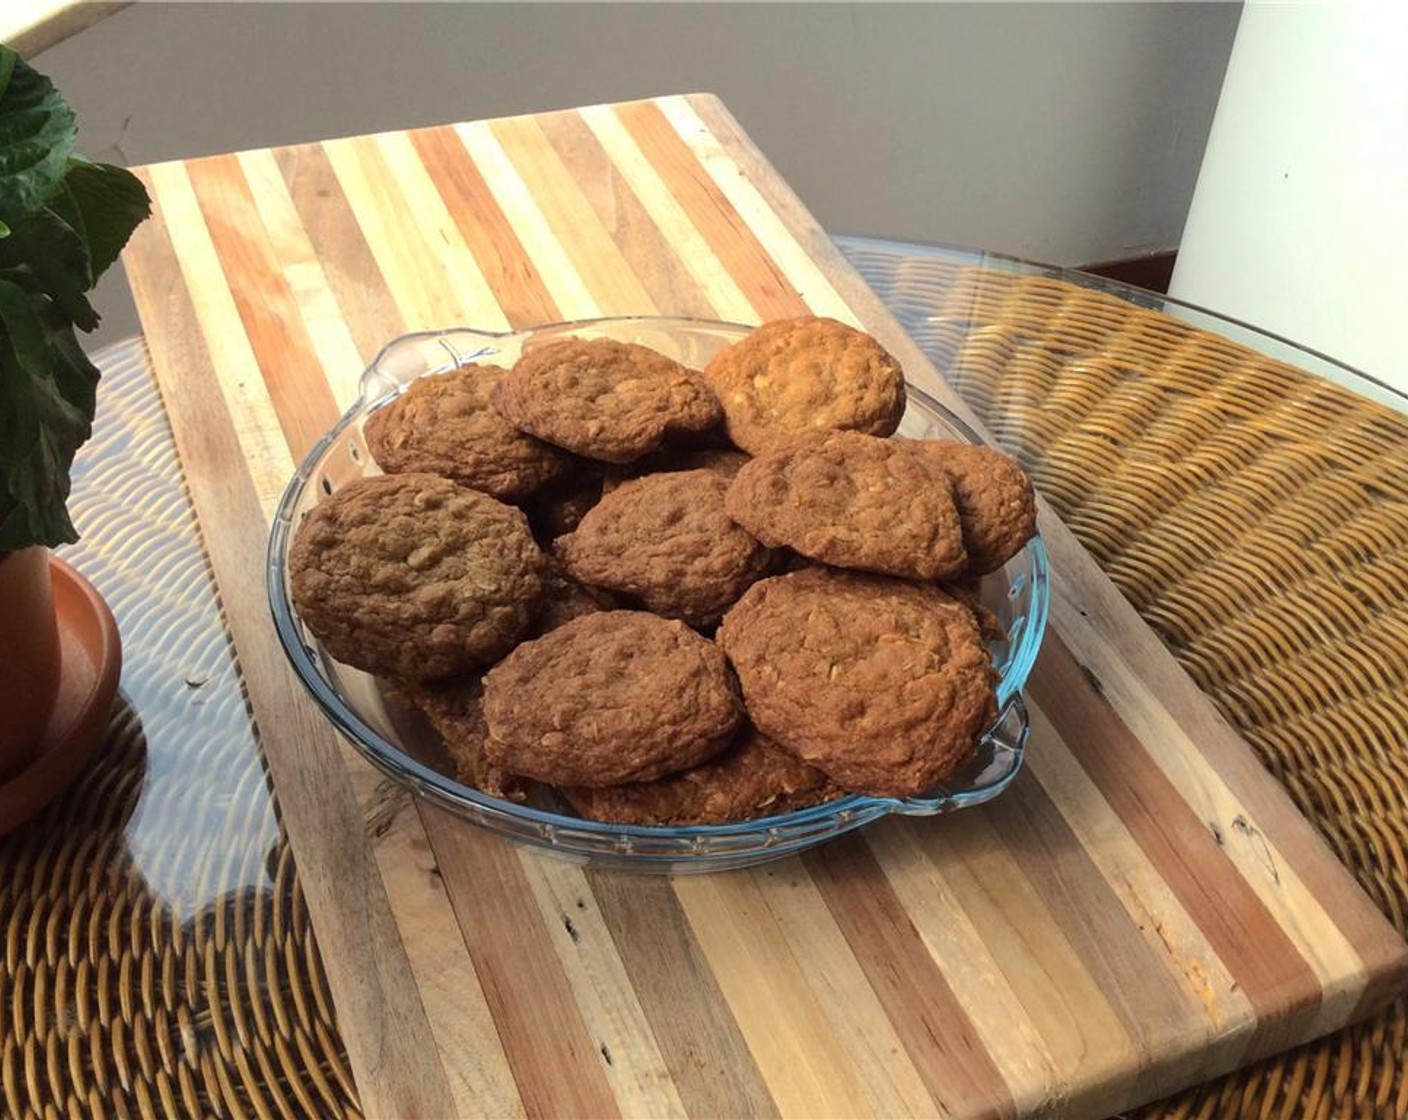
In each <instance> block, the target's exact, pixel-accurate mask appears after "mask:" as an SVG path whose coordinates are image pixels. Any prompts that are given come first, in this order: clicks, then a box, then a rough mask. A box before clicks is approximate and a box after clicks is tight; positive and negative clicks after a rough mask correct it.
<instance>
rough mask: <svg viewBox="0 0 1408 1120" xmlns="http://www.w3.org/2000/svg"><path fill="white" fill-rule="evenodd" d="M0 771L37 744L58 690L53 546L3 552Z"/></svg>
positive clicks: (4, 771) (0, 572)
mask: <svg viewBox="0 0 1408 1120" xmlns="http://www.w3.org/2000/svg"><path fill="white" fill-rule="evenodd" d="M0 652H3V655H4V659H5V665H4V667H3V670H0V777H3V776H4V775H5V774H7V773H8V772H9V771H11V770H13V769H15V767H17V766H19V765H20V764H21V763H23V762H27V761H28V760H29V759H30V758H31V757H32V756H33V755H34V753H35V751H36V750H37V749H38V747H39V744H40V742H41V740H42V738H43V735H44V731H45V729H46V728H47V727H48V725H49V718H50V716H51V715H52V713H53V710H54V699H55V697H56V696H57V695H58V691H59V678H60V669H61V664H60V661H61V659H60V646H59V628H58V623H57V620H56V618H55V615H54V597H53V588H52V584H51V582H50V568H49V550H48V549H47V548H42V547H38V546H35V547H32V548H22V549H20V550H19V551H18V552H7V553H0Z"/></svg>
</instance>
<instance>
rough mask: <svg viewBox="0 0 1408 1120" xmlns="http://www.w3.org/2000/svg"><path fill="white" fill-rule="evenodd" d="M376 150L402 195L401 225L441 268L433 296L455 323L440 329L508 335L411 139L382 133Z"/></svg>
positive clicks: (505, 321)
mask: <svg viewBox="0 0 1408 1120" xmlns="http://www.w3.org/2000/svg"><path fill="white" fill-rule="evenodd" d="M377 147H378V148H379V149H380V154H381V158H382V160H383V161H384V162H385V166H386V168H387V169H388V170H389V171H390V173H391V176H392V178H393V179H394V180H395V182H396V185H397V186H398V187H399V188H400V191H401V197H402V206H403V209H402V213H401V221H402V222H403V223H405V222H411V223H414V224H415V225H416V226H417V227H418V228H419V230H420V234H421V240H422V242H423V243H424V244H425V245H426V246H427V247H428V248H429V249H430V251H431V252H432V254H433V258H432V259H433V260H434V261H435V262H437V263H438V264H439V266H440V267H439V272H438V273H436V277H437V279H438V280H439V282H440V284H441V285H443V289H437V291H436V293H435V294H436V296H437V297H439V296H442V295H443V296H444V298H445V300H446V302H448V303H449V305H450V306H452V307H453V308H454V309H455V312H454V317H453V318H452V319H450V320H447V321H445V322H443V323H441V324H440V325H441V326H442V327H458V326H468V327H479V328H481V329H482V330H490V331H498V330H507V329H508V327H509V321H508V317H507V316H506V315H504V313H503V310H502V309H501V308H500V307H499V301H498V300H497V299H496V298H495V296H494V293H493V290H492V289H491V288H490V287H489V285H488V283H487V282H486V281H485V279H484V273H483V272H482V271H481V270H480V268H479V264H478V262H477V261H476V260H475V258H474V256H473V254H471V253H470V251H469V247H468V246H467V245H466V244H465V240H464V238H463V237H462V236H461V235H460V228H459V225H458V223H457V222H456V221H455V219H454V218H452V217H451V216H450V211H449V210H448V209H447V208H446V206H445V200H444V199H443V198H441V196H440V192H439V191H438V190H437V189H436V187H435V183H434V182H433V181H432V180H431V178H430V175H429V173H428V172H427V171H426V169H425V165H424V164H422V163H421V161H420V156H419V155H418V154H417V152H416V148H415V145H414V144H412V143H411V138H410V137H409V136H407V135H406V134H405V133H398V132H389V133H385V134H383V135H381V136H378V137H377ZM432 271H433V269H432ZM434 306H435V307H436V309H437V310H439V309H440V308H441V307H442V306H444V305H443V304H442V303H441V302H440V301H439V299H438V298H437V300H436V303H435V305H434Z"/></svg>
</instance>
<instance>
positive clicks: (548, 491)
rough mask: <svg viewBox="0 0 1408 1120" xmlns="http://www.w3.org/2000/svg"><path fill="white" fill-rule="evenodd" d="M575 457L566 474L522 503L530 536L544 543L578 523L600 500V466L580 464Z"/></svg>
mask: <svg viewBox="0 0 1408 1120" xmlns="http://www.w3.org/2000/svg"><path fill="white" fill-rule="evenodd" d="M583 462H585V460H578V465H577V466H575V467H574V468H573V469H572V470H571V471H570V472H569V473H568V474H567V475H565V476H564V477H562V478H560V479H558V480H557V481H556V482H550V483H548V485H547V486H545V487H543V488H542V489H541V490H539V491H538V492H537V493H536V494H534V495H533V496H532V497H531V498H529V499H528V501H526V502H525V503H524V504H523V511H524V512H525V513H526V514H527V515H528V524H529V525H531V526H532V528H533V536H534V537H536V538H537V540H538V542H539V543H540V544H542V545H543V547H545V548H546V547H547V546H548V545H549V544H551V543H552V542H553V541H555V540H556V539H557V538H558V537H560V536H562V535H563V534H564V533H570V532H572V530H573V529H575V528H576V527H577V526H578V525H580V524H581V522H582V518H583V517H585V516H586V513H587V510H589V509H591V508H592V506H594V505H596V504H597V502H599V501H601V493H602V487H603V484H604V482H605V478H604V476H603V474H602V471H601V469H600V467H598V466H590V467H583V466H581V465H580V464H581V463H583Z"/></svg>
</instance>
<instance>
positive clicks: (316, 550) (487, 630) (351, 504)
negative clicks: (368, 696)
mask: <svg viewBox="0 0 1408 1120" xmlns="http://www.w3.org/2000/svg"><path fill="white" fill-rule="evenodd" d="M545 563H546V558H545V557H544V556H543V554H542V551H541V550H540V549H539V548H538V546H537V544H536V542H534V540H533V537H532V534H530V533H529V531H528V522H527V519H526V518H525V517H524V516H523V514H522V513H521V512H520V511H519V510H516V509H514V508H513V507H512V506H507V505H504V504H503V503H502V502H499V501H496V500H495V499H493V498H491V497H489V496H488V495H487V494H481V493H480V492H479V491H477V490H470V489H469V488H467V487H464V486H460V485H459V484H457V483H454V482H451V481H450V480H449V479H446V478H440V477H439V476H438V475H430V474H393V475H376V476H374V477H371V478H360V479H357V480H356V481H354V482H350V483H348V484H347V485H346V486H344V487H342V488H341V489H339V490H338V491H336V492H335V493H334V494H333V495H332V496H331V497H329V498H327V499H325V500H324V501H322V502H320V503H319V504H318V505H317V506H315V507H314V508H313V509H311V510H309V511H308V513H307V514H306V515H305V516H304V518H303V520H302V522H301V523H300V524H299V526H298V529H297V531H296V533H295V535H294V541H293V547H292V548H291V549H290V551H289V571H290V582H291V584H292V589H293V602H294V606H295V607H296V608H297V610H298V613H299V616H300V617H301V618H302V619H303V621H304V623H305V624H306V625H307V626H308V629H309V630H311V631H312V632H313V633H314V634H315V635H317V637H318V638H319V639H320V640H321V641H322V643H323V645H324V647H325V648H326V649H327V651H328V653H329V654H331V655H332V656H333V657H335V658H337V660H339V661H342V662H344V663H346V664H348V665H352V666H355V667H356V668H358V669H365V670H366V671H367V672H369V673H377V674H382V675H385V676H391V677H397V678H400V679H403V680H430V679H434V678H438V677H450V676H455V675H456V674H459V673H464V672H466V671H468V670H470V669H472V668H474V667H476V666H479V665H485V664H488V663H490V662H492V661H494V660H496V659H497V658H499V657H502V656H503V655H504V654H505V653H507V652H508V651H509V650H510V649H512V648H513V646H514V644H515V643H516V642H517V641H518V640H519V639H520V638H521V637H522V636H523V635H524V634H525V633H526V632H527V631H528V627H529V625H530V624H531V622H532V619H533V614H534V612H535V609H536V605H537V600H538V598H539V596H541V594H542V590H543V579H542V573H543V567H544V565H545Z"/></svg>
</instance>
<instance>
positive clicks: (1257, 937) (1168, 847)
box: [1031, 634, 1320, 1017]
mask: <svg viewBox="0 0 1408 1120" xmlns="http://www.w3.org/2000/svg"><path fill="white" fill-rule="evenodd" d="M1042 664H1043V669H1044V671H1043V672H1042V673H1040V674H1037V675H1036V676H1034V678H1033V682H1032V689H1031V691H1032V696H1033V698H1034V699H1035V700H1036V702H1037V703H1038V704H1039V705H1040V706H1041V708H1042V710H1043V711H1044V712H1045V713H1046V714H1047V716H1048V717H1049V718H1050V720H1051V722H1052V725H1053V726H1054V727H1055V728H1056V730H1057V733H1058V734H1059V735H1060V736H1061V738H1062V740H1063V741H1064V742H1065V743H1066V744H1067V745H1068V746H1069V748H1070V750H1071V752H1072V753H1073V754H1074V755H1075V757H1076V758H1077V760H1078V761H1079V762H1080V764H1081V766H1082V767H1083V768H1084V769H1085V771H1086V773H1087V774H1088V775H1089V776H1090V778H1091V780H1092V781H1093V782H1094V783H1095V785H1096V787H1097V788H1098V789H1099V790H1100V793H1101V795H1102V796H1103V797H1104V798H1105V800H1107V801H1108V802H1109V803H1110V805H1111V806H1112V807H1113V808H1114V809H1115V811H1116V812H1118V813H1119V815H1120V817H1121V819H1122V820H1124V822H1125V824H1126V826H1127V827H1128V828H1129V830H1130V834H1131V835H1132V836H1133V837H1134V839H1135V841H1136V843H1138V844H1139V846H1140V848H1141V849H1142V850H1143V851H1144V853H1145V854H1146V855H1147V856H1148V857H1149V859H1150V860H1151V861H1152V862H1153V864H1154V866H1155V867H1157V868H1158V870H1159V874H1160V875H1161V876H1162V878H1163V879H1164V881H1165V882H1166V883H1167V884H1168V886H1169V889H1170V890H1172V892H1173V894H1174V896H1175V897H1176V898H1177V899H1178V900H1179V902H1180V904H1181V905H1182V906H1183V908H1184V909H1185V910H1187V911H1188V913H1189V914H1190V915H1191V916H1192V918H1193V920H1194V921H1195V922H1197V924H1198V926H1199V927H1200V928H1201V929H1202V931H1203V933H1204V935H1205V936H1206V937H1207V938H1208V941H1209V942H1210V943H1211V944H1212V945H1213V947H1214V949H1215V950H1216V952H1217V955H1218V956H1219V957H1220V958H1221V959H1222V961H1223V963H1224V964H1225V965H1226V966H1227V969H1228V971H1229V972H1230V973H1231V974H1232V976H1233V979H1234V980H1235V982H1236V983H1237V986H1238V987H1239V988H1240V990H1241V991H1242V992H1243V993H1244V994H1245V995H1246V997H1247V999H1248V1000H1249V1001H1250V1002H1251V1004H1252V1007H1253V1009H1254V1010H1255V1011H1256V1012H1257V1014H1258V1015H1259V1016H1260V1017H1267V1013H1268V1011H1269V1009H1270V1008H1271V1007H1272V1006H1284V1004H1283V1002H1282V1001H1288V1002H1289V1005H1290V1006H1291V1007H1292V1008H1294V1009H1296V1010H1297V1011H1298V1012H1299V1013H1304V1010H1305V1008H1306V1007H1311V1008H1312V1011H1313V1010H1314V1008H1315V1006H1316V1005H1318V1002H1319V991H1320V989H1319V985H1318V984H1317V982H1316V976H1315V972H1314V970H1313V969H1312V968H1311V966H1310V964H1309V963H1308V962H1307V961H1306V960H1305V959H1304V958H1303V957H1302V956H1301V955H1300V953H1299V952H1297V950H1296V947H1295V945H1294V944H1293V943H1292V941H1291V940H1290V937H1289V936H1288V934H1287V932H1286V931H1285V930H1283V929H1282V928H1281V927H1280V926H1278V925H1277V924H1276V921H1275V918H1274V916H1273V915H1272V914H1271V913H1270V912H1269V911H1268V910H1267V909H1266V907H1265V906H1263V905H1262V902H1261V900H1260V898H1258V897H1257V895H1256V892H1255V891H1254V889H1253V888H1252V886H1251V885H1250V884H1249V883H1247V882H1246V880H1244V879H1243V878H1242V877H1241V876H1240V874H1238V870H1237V868H1236V866H1235V865H1234V864H1233V863H1232V862H1231V861H1230V860H1229V859H1228V858H1227V856H1226V854H1225V851H1224V849H1223V848H1222V847H1221V846H1220V845H1219V844H1218V843H1217V842H1216V841H1215V840H1214V838H1213V837H1212V835H1210V833H1209V831H1208V829H1207V826H1206V825H1205V824H1204V823H1203V822H1202V821H1201V820H1200V819H1199V818H1198V817H1197V816H1196V815H1195V814H1194V813H1193V812H1192V810H1191V809H1190V808H1189V807H1188V805H1187V804H1186V803H1185V802H1184V801H1183V800H1182V798H1181V797H1180V796H1179V793H1178V790H1177V789H1176V788H1175V787H1173V786H1172V785H1171V784H1170V783H1169V782H1168V781H1167V779H1166V778H1164V776H1163V775H1162V773H1160V771H1159V770H1158V767H1157V765H1156V764H1155V762H1154V761H1153V760H1152V759H1151V758H1150V757H1149V755H1148V754H1146V753H1145V751H1144V749H1143V747H1142V746H1141V745H1140V743H1139V740H1138V739H1137V738H1135V736H1134V733H1133V732H1132V731H1131V730H1130V729H1129V728H1128V727H1127V726H1126V725H1125V724H1124V723H1123V722H1122V721H1121V720H1120V718H1119V716H1118V715H1117V714H1116V713H1115V711H1114V710H1113V709H1112V708H1111V707H1110V706H1109V705H1108V702H1106V701H1104V699H1103V697H1100V696H1098V695H1096V696H1091V695H1089V693H1088V692H1087V691H1086V690H1084V689H1083V688H1082V687H1081V686H1082V683H1083V682H1085V681H1086V679H1087V678H1085V677H1084V675H1083V672H1082V667H1081V665H1080V663H1079V662H1077V661H1076V659H1075V657H1074V656H1073V655H1072V654H1071V652H1070V650H1069V649H1068V648H1067V647H1066V645H1065V643H1064V641H1062V640H1061V638H1060V637H1059V636H1058V635H1056V634H1050V635H1048V636H1047V639H1046V641H1045V643H1044V645H1043V647H1042ZM1076 698H1078V700H1077V699H1076ZM1073 701H1074V702H1073ZM1097 742H1098V743H1099V744H1100V746H1099V747H1098V748H1094V747H1092V746H1091V744H1093V743H1097Z"/></svg>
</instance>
